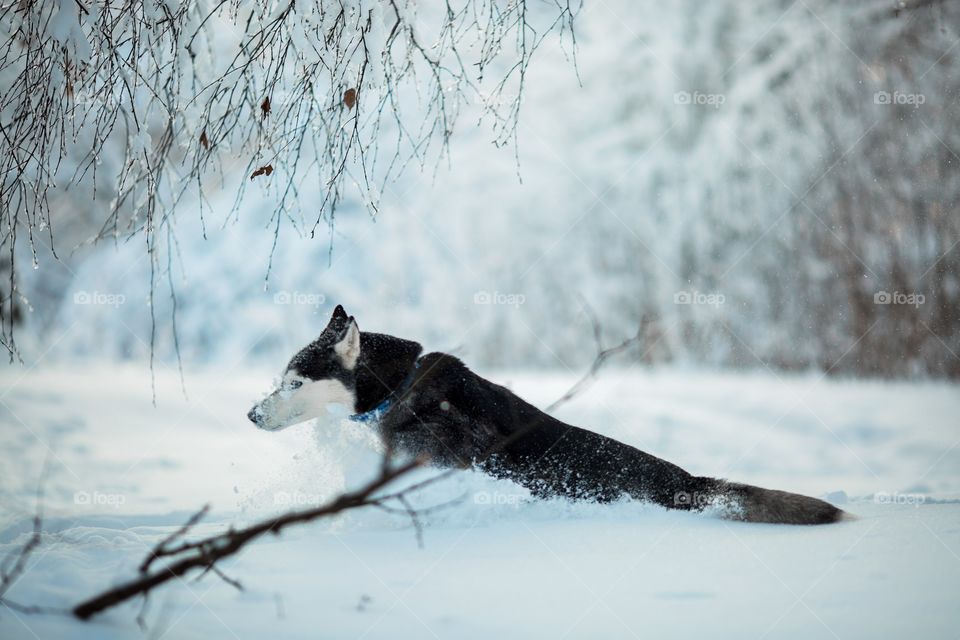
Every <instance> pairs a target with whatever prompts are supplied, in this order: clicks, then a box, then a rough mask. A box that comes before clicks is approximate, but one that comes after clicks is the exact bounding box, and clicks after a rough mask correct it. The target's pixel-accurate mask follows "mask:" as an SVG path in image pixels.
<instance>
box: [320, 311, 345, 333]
mask: <svg viewBox="0 0 960 640" xmlns="http://www.w3.org/2000/svg"><path fill="white" fill-rule="evenodd" d="M349 320H350V316H348V315H347V312H346V311H344V310H343V307H342V306H340V305H339V304H338V305H337V308H336V309H334V310H333V315H332V316H330V322H328V323H327V326H326V328H325V329H324V330H323V332H322V333H321V334H320V335H321V336H324V335H326V336H331V335H332V336H334V337H335V338H339V337H340V334H342V333H343V332H344V331H345V330H346V328H347V323H348V322H349Z"/></svg>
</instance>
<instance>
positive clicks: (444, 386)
mask: <svg viewBox="0 0 960 640" xmlns="http://www.w3.org/2000/svg"><path fill="white" fill-rule="evenodd" d="M381 429H382V434H383V436H384V437H385V438H387V439H388V441H390V442H391V443H392V444H393V445H394V446H395V448H397V449H399V450H405V451H407V452H409V453H411V454H419V455H423V454H425V455H428V456H430V458H431V459H432V460H434V461H435V462H436V463H437V464H440V465H442V466H463V467H468V466H473V467H476V468H479V469H481V470H483V471H485V472H487V473H489V474H491V475H494V476H496V477H499V478H506V479H510V480H513V481H515V482H517V483H518V484H520V485H523V486H524V487H526V488H528V489H529V490H530V491H531V493H532V494H533V495H535V496H537V497H553V496H561V497H566V498H570V499H574V500H592V501H598V502H609V501H612V500H616V499H619V498H622V497H631V498H635V499H639V500H649V501H652V502H655V503H656V504H659V505H662V506H664V507H667V508H671V509H688V510H689V509H695V510H702V509H704V508H706V507H712V508H715V509H716V510H717V511H718V512H719V513H721V514H722V515H724V516H725V517H728V518H730V519H735V520H745V521H751V522H778V523H789V524H825V523H829V522H836V521H838V520H840V519H842V517H843V516H844V512H843V511H841V510H839V509H837V508H836V507H834V506H832V505H830V504H828V503H826V502H824V501H822V500H817V499H815V498H809V497H806V496H801V495H798V494H793V493H787V492H784V491H774V490H769V489H762V488H760V487H754V486H751V485H744V484H737V483H729V482H726V481H723V480H717V479H714V478H707V477H700V476H694V475H691V474H689V473H687V472H686V471H684V470H683V469H681V468H680V467H678V466H676V465H674V464H672V463H670V462H667V461H666V460H662V459H660V458H657V457H656V456H652V455H650V454H648V453H644V452H643V451H640V450H639V449H636V448H635V447H631V446H629V445H626V444H623V443H621V442H618V441H616V440H614V439H612V438H608V437H606V436H603V435H600V434H598V433H594V432H592V431H588V430H586V429H582V428H579V427H575V426H572V425H569V424H566V423H564V422H561V421H560V420H557V419H556V418H553V417H552V416H549V415H547V414H546V413H544V412H542V411H540V410H539V409H537V408H536V407H534V406H533V405H531V404H529V403H527V402H525V401H524V400H522V399H521V398H519V397H518V396H516V395H515V394H514V393H513V392H511V391H510V390H509V389H506V388H505V387H502V386H500V385H497V384H494V383H492V382H490V381H488V380H485V379H484V378H481V377H480V376H478V375H477V374H475V373H473V372H472V371H470V369H468V368H467V367H466V366H465V365H464V364H463V363H462V362H461V361H460V360H458V359H457V358H455V357H453V356H450V355H447V354H442V353H431V354H427V355H426V356H423V357H422V358H421V359H420V361H419V364H418V366H417V371H416V372H415V373H414V375H413V378H412V380H411V382H410V384H409V386H408V388H407V389H406V391H405V393H404V394H403V396H402V398H401V400H400V402H398V404H397V406H396V407H395V408H393V409H392V410H391V411H390V412H388V413H387V414H386V415H385V416H384V419H383V420H382V422H381Z"/></svg>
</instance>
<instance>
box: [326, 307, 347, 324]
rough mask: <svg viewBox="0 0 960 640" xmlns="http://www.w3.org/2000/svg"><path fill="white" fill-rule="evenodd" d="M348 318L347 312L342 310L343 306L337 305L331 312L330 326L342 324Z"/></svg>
mask: <svg viewBox="0 0 960 640" xmlns="http://www.w3.org/2000/svg"><path fill="white" fill-rule="evenodd" d="M349 319H350V318H349V317H348V316H347V312H346V311H344V310H343V305H339V304H338V305H337V308H336V309H334V310H333V315H332V316H330V323H329V324H331V325H336V324H339V323H342V322H346V321H347V320H349Z"/></svg>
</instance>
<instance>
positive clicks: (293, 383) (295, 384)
mask: <svg viewBox="0 0 960 640" xmlns="http://www.w3.org/2000/svg"><path fill="white" fill-rule="evenodd" d="M302 386H303V382H301V381H300V380H291V381H290V382H288V383H287V389H299V388H300V387H302Z"/></svg>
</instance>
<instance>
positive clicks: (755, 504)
mask: <svg viewBox="0 0 960 640" xmlns="http://www.w3.org/2000/svg"><path fill="white" fill-rule="evenodd" d="M704 480H706V481H707V491H706V492H705V494H701V495H702V496H703V497H700V498H698V499H697V500H696V503H694V504H691V505H690V506H691V508H693V509H699V510H710V511H715V512H716V513H718V515H720V517H722V518H725V519H727V520H739V521H743V522H769V523H775V524H830V523H833V522H840V521H841V520H847V519H852V516H851V515H850V514H848V513H847V512H845V511H843V510H842V509H838V508H837V507H835V506H833V505H832V504H830V503H829V502H824V501H823V500H818V499H817V498H810V497H807V496H802V495H800V494H797V493H790V492H788V491H777V490H776V489H763V488H761V487H755V486H753V485H749V484H740V483H737V482H727V481H726V480H715V479H713V478H704ZM681 508H682V507H681Z"/></svg>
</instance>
